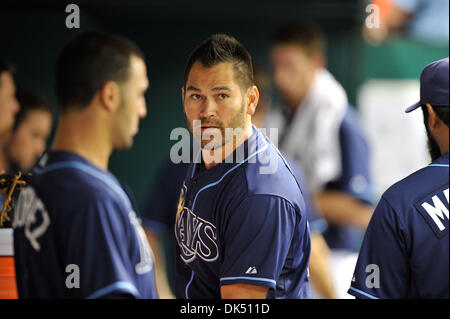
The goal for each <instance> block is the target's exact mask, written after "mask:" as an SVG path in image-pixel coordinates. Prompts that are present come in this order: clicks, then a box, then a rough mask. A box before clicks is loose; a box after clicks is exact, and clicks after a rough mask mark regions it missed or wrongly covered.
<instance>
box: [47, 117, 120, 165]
mask: <svg viewBox="0 0 450 319" xmlns="http://www.w3.org/2000/svg"><path fill="white" fill-rule="evenodd" d="M94 124H95V123H88V121H84V120H83V119H82V118H77V117H70V116H66V117H65V116H63V117H61V119H60V121H59V125H58V129H57V131H56V134H55V139H54V142H53V145H52V150H54V151H68V152H72V153H75V154H77V155H80V156H81V157H83V158H85V159H87V160H88V161H89V162H91V163H92V164H94V165H95V166H97V167H99V168H101V169H103V170H105V171H106V170H108V163H109V157H110V156H111V153H112V147H111V145H110V143H109V140H108V138H107V137H106V136H105V135H104V134H103V133H104V132H103V131H102V130H101V127H102V125H94Z"/></svg>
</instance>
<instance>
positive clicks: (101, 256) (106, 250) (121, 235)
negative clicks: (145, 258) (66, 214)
mask: <svg viewBox="0 0 450 319" xmlns="http://www.w3.org/2000/svg"><path fill="white" fill-rule="evenodd" d="M121 209H123V208H122V207H121V206H120V205H119V204H118V203H116V202H114V201H113V200H108V199H98V200H93V201H88V202H86V203H85V204H83V205H82V206H81V207H79V209H78V211H77V212H76V213H75V214H74V217H73V219H72V220H73V223H71V225H70V226H69V228H67V229H66V236H65V240H66V244H65V245H64V247H67V248H66V249H65V251H66V255H65V258H64V260H65V263H66V264H67V265H76V266H77V267H78V269H79V275H80V282H79V288H77V289H74V288H72V289H70V291H69V292H68V293H69V294H70V295H71V296H72V297H75V298H106V297H108V296H113V295H117V294H120V295H128V296H131V297H134V298H138V297H139V292H138V290H137V287H136V284H135V282H134V279H133V273H134V272H135V269H134V268H135V267H134V266H133V265H132V264H131V260H130V259H131V258H130V256H129V251H130V249H129V243H130V235H131V227H128V226H129V225H130V221H129V220H128V217H127V216H126V215H125V214H123V212H121V211H120V210H121ZM67 278H68V277H67Z"/></svg>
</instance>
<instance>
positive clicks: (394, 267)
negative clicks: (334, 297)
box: [348, 197, 410, 299]
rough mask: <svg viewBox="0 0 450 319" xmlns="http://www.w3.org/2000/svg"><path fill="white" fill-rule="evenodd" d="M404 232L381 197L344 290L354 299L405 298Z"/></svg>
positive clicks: (406, 236) (407, 280)
mask: <svg viewBox="0 0 450 319" xmlns="http://www.w3.org/2000/svg"><path fill="white" fill-rule="evenodd" d="M407 243H408V232H407V228H405V226H404V224H403V222H402V220H401V218H400V217H399V215H398V214H397V213H396V212H395V210H394V209H393V208H392V207H391V205H390V204H389V202H388V201H387V200H386V199H385V198H384V197H382V198H381V200H380V203H379V204H378V206H377V208H376V209H375V212H374V214H373V216H372V219H371V221H370V223H369V226H368V228H367V231H366V234H365V236H364V240H363V243H362V246H361V249H360V252H359V256H358V261H357V263H356V268H355V272H354V274H353V279H352V283H351V286H350V289H349V290H348V293H349V294H351V295H353V296H355V297H357V298H365V299H367V298H370V299H385V298H389V299H391V298H406V297H407V291H408V285H409V284H408V283H409V275H410V274H409V267H408V260H409V259H408V253H407V251H408V249H407V247H408V246H409V245H408V244H407Z"/></svg>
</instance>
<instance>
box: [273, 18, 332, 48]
mask: <svg viewBox="0 0 450 319" xmlns="http://www.w3.org/2000/svg"><path fill="white" fill-rule="evenodd" d="M271 44H272V46H275V45H285V44H295V45H298V46H300V47H301V48H302V49H304V50H305V52H306V53H307V54H309V55H312V54H315V53H324V52H325V46H326V40H325V35H324V34H323V33H322V31H321V29H320V27H319V26H318V25H317V24H315V23H314V22H312V21H305V22H295V23H287V24H285V25H282V26H280V27H278V28H277V29H275V31H274V32H273V34H272V39H271Z"/></svg>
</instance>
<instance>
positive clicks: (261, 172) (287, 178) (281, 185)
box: [242, 132, 304, 207]
mask: <svg viewBox="0 0 450 319" xmlns="http://www.w3.org/2000/svg"><path fill="white" fill-rule="evenodd" d="M258 139H259V140H260V142H259V143H260V145H261V147H260V149H261V153H260V154H258V156H255V159H254V161H249V163H248V164H247V165H245V166H244V167H243V168H242V175H243V178H244V179H245V185H246V191H247V196H248V197H255V198H258V197H267V196H271V197H274V198H279V199H282V200H285V201H287V202H289V203H290V204H291V205H292V206H294V207H299V206H300V207H302V206H303V205H304V200H303V194H302V192H301V189H300V187H299V185H298V183H297V181H296V179H295V177H294V175H293V173H292V170H291V168H290V167H289V164H288V163H287V161H286V160H285V158H284V157H283V156H282V155H281V154H280V152H279V150H278V149H277V148H276V147H275V146H274V145H273V144H272V143H271V142H270V141H269V139H268V138H267V137H265V136H264V134H262V133H260V132H259V133H258Z"/></svg>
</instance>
